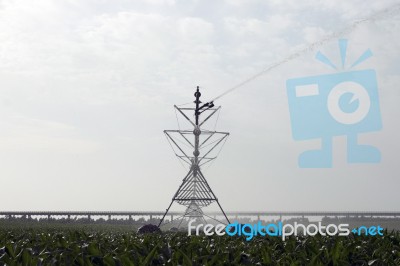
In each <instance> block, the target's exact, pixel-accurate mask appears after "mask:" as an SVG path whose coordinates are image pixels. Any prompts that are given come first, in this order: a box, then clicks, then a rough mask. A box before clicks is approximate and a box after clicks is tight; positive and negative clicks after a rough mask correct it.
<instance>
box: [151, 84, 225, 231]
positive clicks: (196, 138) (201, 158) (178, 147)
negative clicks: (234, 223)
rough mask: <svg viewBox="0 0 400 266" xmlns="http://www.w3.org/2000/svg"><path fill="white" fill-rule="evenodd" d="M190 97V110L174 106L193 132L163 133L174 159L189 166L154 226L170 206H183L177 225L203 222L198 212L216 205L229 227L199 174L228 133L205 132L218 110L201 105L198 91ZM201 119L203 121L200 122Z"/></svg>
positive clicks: (212, 105)
mask: <svg viewBox="0 0 400 266" xmlns="http://www.w3.org/2000/svg"><path fill="white" fill-rule="evenodd" d="M194 96H195V101H194V104H195V107H194V108H185V107H178V106H176V105H175V106H174V107H175V109H176V110H177V111H178V113H179V114H180V115H181V116H182V117H183V118H184V119H185V120H186V121H188V122H189V123H190V125H191V126H192V127H193V130H181V129H179V130H164V133H165V135H166V137H167V139H168V141H169V142H170V144H171V146H172V148H173V149H174V148H175V149H174V151H175V155H176V156H177V157H178V159H180V160H182V161H183V162H184V163H186V164H188V165H189V172H188V173H187V174H186V176H185V178H184V179H183V181H182V184H181V185H180V186H179V188H178V190H177V191H176V193H175V194H174V196H173V198H172V201H171V203H170V204H169V206H168V208H167V209H166V211H165V213H164V215H163V217H162V219H161V220H160V223H159V224H158V226H159V227H160V226H161V225H162V223H163V221H164V218H165V216H166V215H167V214H168V212H169V210H170V208H171V206H172V204H173V203H174V202H177V203H178V204H180V205H183V206H186V211H185V213H184V214H183V215H182V216H181V217H180V218H181V222H182V221H183V220H184V219H185V218H200V219H203V220H204V216H207V215H205V214H204V212H203V210H202V209H203V208H204V207H206V206H208V205H210V204H211V203H213V202H216V203H217V204H218V207H219V209H220V210H221V212H222V214H223V216H224V217H225V219H226V221H227V222H228V223H230V222H229V219H228V217H227V216H226V214H225V212H224V210H223V209H222V207H221V205H220V203H219V201H218V198H217V197H216V196H215V194H214V192H213V191H212V189H211V187H210V186H209V184H208V182H207V180H206V178H205V177H204V175H203V172H202V171H201V167H202V166H203V165H205V164H207V163H209V162H211V161H213V160H215V159H216V158H217V156H218V154H217V155H214V153H215V151H216V149H217V148H218V147H221V148H222V145H223V144H224V143H225V141H226V139H227V137H228V136H229V133H228V132H220V131H215V130H207V129H205V128H204V125H205V123H206V122H207V121H210V118H211V117H212V116H214V115H215V114H216V113H217V112H218V111H219V110H220V108H221V107H220V106H218V107H216V106H214V103H213V102H207V103H205V104H202V102H201V101H200V97H201V93H200V89H199V87H197V90H196V92H195V93H194ZM192 112H194V119H193V118H192V119H191V118H190V117H193V115H191V114H190V113H192ZM192 114H193V113H192ZM202 115H203V116H202ZM203 117H204V119H201V118H203ZM184 146H185V147H186V148H185V147H184ZM187 148H189V149H190V151H192V154H190V153H189V152H188V151H187ZM185 149H186V150H185ZM210 218H211V217H210Z"/></svg>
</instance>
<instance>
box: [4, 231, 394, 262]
mask: <svg viewBox="0 0 400 266" xmlns="http://www.w3.org/2000/svg"><path fill="white" fill-rule="evenodd" d="M0 265H400V233H399V232H397V233H387V232H386V233H385V235H384V236H383V237H362V236H353V235H351V236H350V237H321V236H316V237H308V238H304V237H299V238H294V237H291V238H289V239H288V240H286V241H282V240H281V239H280V238H277V237H269V238H268V237H259V238H257V237H256V238H254V239H253V240H252V241H245V240H244V239H243V238H241V237H228V236H224V237H206V236H187V234H186V233H184V232H180V233H172V232H167V233H161V234H146V235H140V234H136V233H135V230H134V229H133V228H132V229H129V228H123V229H120V228H117V229H116V228H91V227H85V228H76V227H53V228H51V227H41V228H39V227H36V228H22V227H21V228H19V227H11V228H10V227H4V226H3V227H0Z"/></svg>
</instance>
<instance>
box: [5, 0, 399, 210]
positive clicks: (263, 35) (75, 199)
mask: <svg viewBox="0 0 400 266" xmlns="http://www.w3.org/2000/svg"><path fill="white" fill-rule="evenodd" d="M300 3H301V4H300ZM396 3H399V4H400V2H399V1H393V0H382V1H372V0H368V1H365V0H350V1H349V0H340V1H338V0H336V1H317V0H307V1H281V0H272V1H257V0H251V1H240V0H225V1H192V0H185V1H183V0H176V1H175V0H149V1H131V0H129V1H128V0H113V1H111V0H110V1H105V0H104V1H94V0H88V1H78V0H74V1H73V0H71V1H50V0H38V1H22V0H20V1H5V0H0V117H1V119H0V180H1V183H0V184H1V185H0V186H1V193H0V202H2V204H1V206H2V207H1V210H132V211H134V210H164V209H165V208H166V207H167V205H168V204H169V201H170V200H171V198H172V196H173V194H174V193H175V191H176V189H177V188H178V186H179V185H180V182H181V180H182V178H183V177H184V176H185V174H186V172H185V169H184V168H182V166H181V165H180V164H179V162H178V161H177V159H176V158H175V157H174V154H173V152H172V151H171V149H170V147H169V145H168V143H167V141H166V138H165V137H164V135H163V130H164V129H176V128H177V124H176V118H175V113H174V110H173V105H174V104H181V103H186V102H189V101H192V100H193V99H192V98H193V92H194V90H195V87H196V86H197V85H200V86H201V87H202V90H203V98H204V100H205V101H206V100H207V99H208V100H209V99H212V98H213V97H215V96H217V95H219V94H220V93H222V92H223V91H225V90H227V89H229V88H231V87H232V86H234V85H236V84H238V83H240V82H242V81H243V80H245V79H247V78H249V77H250V76H252V75H253V74H256V73H258V72H259V71H261V70H263V69H265V68H266V67H268V66H269V65H271V64H272V63H274V62H277V61H279V60H281V59H283V58H285V57H286V56H287V55H290V54H291V53H293V52H294V51H298V50H300V49H302V48H304V47H306V46H307V45H309V44H310V43H313V42H315V41H318V40H320V39H323V38H324V36H326V35H328V34H331V33H334V32H337V31H340V30H341V29H343V28H345V27H346V26H347V25H351V24H352V23H354V21H357V20H358V19H361V18H364V17H367V16H369V15H370V14H373V13H374V12H377V11H379V10H382V9H385V8H387V7H390V6H393V5H395V4H396ZM339 37H340V38H347V39H348V40H349V42H348V45H349V47H348V59H347V60H348V61H349V62H353V61H354V60H355V59H356V58H357V57H358V56H360V55H361V54H362V53H363V52H364V51H365V50H366V49H368V48H369V49H371V51H372V52H373V57H371V58H369V59H368V60H367V61H365V62H363V63H362V64H360V65H358V66H357V67H356V68H355V70H363V69H375V70H376V73H377V79H378V88H379V96H380V106H381V115H382V121H383V129H382V130H381V131H378V132H373V133H365V134H360V136H359V140H360V142H361V143H366V144H371V145H374V146H376V147H377V148H379V149H380V151H381V153H382V162H381V163H379V164H355V165H354V164H348V163H347V162H346V138H345V137H336V138H334V148H333V150H334V152H333V154H334V160H333V167H332V168H328V169H301V168H299V167H298V164H297V158H298V155H299V154H300V153H301V152H303V151H305V150H307V149H311V148H317V147H318V146H319V145H320V143H319V140H318V139H316V140H311V141H294V140H293V137H292V132H291V127H290V117H289V108H288V100H287V95H286V80H287V79H289V78H294V77H304V76H311V75H319V74H334V73H336V72H337V71H336V70H333V69H331V68H329V67H328V66H326V65H324V64H322V63H321V62H319V61H317V60H315V54H316V52H317V51H318V50H320V51H321V52H323V53H324V54H325V55H326V56H327V57H329V58H330V59H331V60H332V61H333V62H334V63H338V64H340V63H339V62H340V56H339V50H338V45H337V38H334V39H332V40H330V41H328V42H326V43H324V45H322V46H320V47H319V48H318V49H316V50H313V51H310V52H307V53H304V54H302V55H301V56H299V57H297V58H296V59H294V60H291V61H289V62H287V63H285V64H282V65H281V66H280V67H278V68H276V69H274V70H273V71H271V72H269V73H267V74H266V75H263V76H261V77H259V78H258V79H256V80H254V81H252V82H251V83H248V84H246V85H245V86H243V87H241V88H240V89H238V90H235V91H234V92H232V93H231V94H228V95H226V97H223V98H221V99H220V100H219V101H216V102H215V103H216V104H217V105H222V106H223V107H222V112H221V113H220V117H219V123H218V126H217V128H218V129H219V130H222V131H229V132H230V133H231V135H230V137H229V139H228V141H227V143H226V145H225V146H224V149H223V150H222V152H221V153H220V157H219V158H218V160H217V161H216V162H215V163H214V164H213V165H212V166H211V167H210V168H209V169H206V170H205V175H206V177H207V179H208V180H209V183H210V185H211V187H212V188H213V189H214V192H215V193H216V194H217V196H218V197H219V200H220V203H221V204H222V206H223V207H225V209H227V210H232V211H239V210H261V211H268V210H271V211H289V210H297V211H301V210H319V211H322V210H377V211H379V210H399V206H398V203H399V202H400V193H399V188H400V169H399V162H398V158H399V150H400V145H399V143H400V142H399V140H398V136H399V130H400V127H399V122H398V121H399V117H400V89H399V84H400V74H399V71H400V63H399V62H400V53H399V50H400V14H398V12H397V14H391V15H388V16H383V17H380V18H379V19H378V20H375V21H372V22H369V23H364V24H362V25H360V26H359V27H357V28H355V29H354V30H353V31H352V32H349V33H346V34H345V35H342V36H339Z"/></svg>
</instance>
